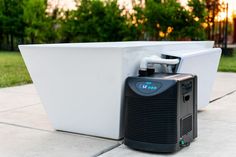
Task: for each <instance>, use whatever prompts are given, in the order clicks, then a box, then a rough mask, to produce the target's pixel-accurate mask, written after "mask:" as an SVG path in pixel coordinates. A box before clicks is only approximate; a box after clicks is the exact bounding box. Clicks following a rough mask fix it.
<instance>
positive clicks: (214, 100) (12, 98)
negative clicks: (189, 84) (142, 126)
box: [0, 73, 236, 157]
mask: <svg viewBox="0 0 236 157" xmlns="http://www.w3.org/2000/svg"><path fill="white" fill-rule="evenodd" d="M198 115H199V116H198V120H199V121H198V126H199V128H198V129H199V134H198V138H197V139H196V140H195V142H193V143H191V145H190V146H189V147H187V148H185V149H183V150H181V151H179V152H177V153H175V154H167V155H166V154H151V153H144V152H139V151H134V150H131V149H129V148H127V147H126V146H124V145H123V144H122V141H113V140H108V139H102V138H96V137H90V136H84V135H80V134H72V133H66V132H58V131H55V130H54V129H53V128H52V127H51V125H50V122H49V121H48V118H47V115H46V112H45V111H44V108H43V106H42V104H41V102H40V98H39V97H38V95H37V92H36V90H35V87H34V85H32V84H31V85H24V86H18V87H12V88H3V89H0V157H90V156H92V157H95V156H100V157H121V156H122V157H141V156H142V157H151V156H176V157H185V156H186V157H187V156H188V157H189V156H191V157H206V156H208V157H232V156H236V152H235V148H236V74H234V73H218V74H217V79H216V82H215V84H214V89H213V92H212V97H211V103H210V104H209V106H207V107H206V108H205V109H204V110H201V111H199V114H198Z"/></svg>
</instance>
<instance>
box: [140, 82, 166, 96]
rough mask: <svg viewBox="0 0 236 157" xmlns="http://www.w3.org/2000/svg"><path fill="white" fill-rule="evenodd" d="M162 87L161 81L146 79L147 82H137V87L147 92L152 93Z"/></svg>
mask: <svg viewBox="0 0 236 157" xmlns="http://www.w3.org/2000/svg"><path fill="white" fill-rule="evenodd" d="M160 87H161V83H158V82H151V81H145V82H137V83H136V88H137V89H138V90H139V91H140V92H142V93H145V94H151V93H155V92H157V91H158V89H159V88H160Z"/></svg>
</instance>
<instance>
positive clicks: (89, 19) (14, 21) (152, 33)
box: [0, 0, 206, 50]
mask: <svg viewBox="0 0 236 157" xmlns="http://www.w3.org/2000/svg"><path fill="white" fill-rule="evenodd" d="M76 2H77V9H76V10H71V11H63V10H60V9H58V8H54V10H53V11H52V12H50V13H48V12H47V11H46V9H47V7H48V6H47V1H46V0H17V1H14V0H0V49H11V50H13V49H17V45H18V44H25V43H55V42H100V41H126V40H203V39H205V30H204V28H203V24H204V23H205V21H206V20H205V19H206V18H205V17H206V11H205V10H206V5H205V2H204V1H201V0H190V1H189V4H188V8H189V9H185V8H184V7H183V6H181V5H180V3H179V2H176V0H164V1H162V2H161V1H155V0H147V1H146V4H145V6H144V5H141V4H136V5H135V4H134V8H133V10H129V11H127V9H126V8H121V7H120V6H119V5H118V4H117V1H116V0H106V1H102V0H77V1H76Z"/></svg>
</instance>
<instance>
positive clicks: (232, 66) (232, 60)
mask: <svg viewBox="0 0 236 157" xmlns="http://www.w3.org/2000/svg"><path fill="white" fill-rule="evenodd" d="M218 71H225V72H236V51H234V55H233V57H228V56H222V57H221V59H220V65H219V69H218Z"/></svg>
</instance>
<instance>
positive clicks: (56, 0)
mask: <svg viewBox="0 0 236 157" xmlns="http://www.w3.org/2000/svg"><path fill="white" fill-rule="evenodd" d="M178 1H179V2H181V3H182V5H183V6H186V5H187V3H188V0H178ZM221 2H225V3H229V20H230V21H232V15H233V13H234V12H235V11H236V0H221ZM48 3H49V6H50V7H49V11H50V9H51V10H52V8H55V7H58V8H60V9H64V10H73V9H75V8H76V4H75V2H74V0H49V1H48ZM118 3H119V5H120V6H121V7H124V8H126V10H127V11H132V8H133V3H136V4H137V3H141V4H144V3H145V0H141V1H140V0H118ZM225 18H226V14H225V13H220V14H219V16H218V17H216V19H217V20H224V19H225Z"/></svg>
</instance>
